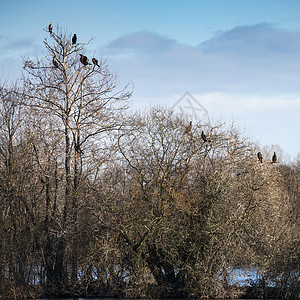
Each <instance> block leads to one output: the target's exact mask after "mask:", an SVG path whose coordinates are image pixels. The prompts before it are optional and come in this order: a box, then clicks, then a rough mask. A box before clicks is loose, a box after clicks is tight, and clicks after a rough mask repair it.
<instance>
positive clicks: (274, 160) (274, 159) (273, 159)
mask: <svg viewBox="0 0 300 300" xmlns="http://www.w3.org/2000/svg"><path fill="white" fill-rule="evenodd" d="M276 161H277V155H276V153H275V152H274V154H273V157H272V163H273V164H275V163H276Z"/></svg>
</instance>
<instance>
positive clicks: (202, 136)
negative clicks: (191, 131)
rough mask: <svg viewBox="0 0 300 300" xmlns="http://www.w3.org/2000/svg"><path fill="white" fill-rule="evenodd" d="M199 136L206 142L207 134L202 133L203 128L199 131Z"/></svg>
mask: <svg viewBox="0 0 300 300" xmlns="http://www.w3.org/2000/svg"><path fill="white" fill-rule="evenodd" d="M201 138H202V140H203V141H204V142H208V139H207V136H206V135H205V134H204V132H203V130H202V132H201Z"/></svg>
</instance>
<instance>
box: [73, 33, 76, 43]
mask: <svg viewBox="0 0 300 300" xmlns="http://www.w3.org/2000/svg"><path fill="white" fill-rule="evenodd" d="M76 42H77V36H76V34H75V33H74V35H73V37H72V44H73V45H75V44H76Z"/></svg>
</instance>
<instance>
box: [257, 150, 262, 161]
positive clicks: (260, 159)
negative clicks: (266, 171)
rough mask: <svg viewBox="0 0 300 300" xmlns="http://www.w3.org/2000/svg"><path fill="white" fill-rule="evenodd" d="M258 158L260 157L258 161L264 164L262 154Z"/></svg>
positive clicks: (258, 154)
mask: <svg viewBox="0 0 300 300" xmlns="http://www.w3.org/2000/svg"><path fill="white" fill-rule="evenodd" d="M257 157H258V160H259V161H260V162H261V163H262V162H263V156H262V154H261V153H260V152H258V153H257Z"/></svg>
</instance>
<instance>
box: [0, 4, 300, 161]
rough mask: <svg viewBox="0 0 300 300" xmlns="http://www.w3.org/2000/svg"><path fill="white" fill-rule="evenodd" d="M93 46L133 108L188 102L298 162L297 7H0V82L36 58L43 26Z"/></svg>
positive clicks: (299, 37) (299, 45)
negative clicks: (128, 92)
mask: <svg viewBox="0 0 300 300" xmlns="http://www.w3.org/2000/svg"><path fill="white" fill-rule="evenodd" d="M50 21H51V22H52V23H53V24H54V26H55V25H56V24H59V25H60V26H61V27H66V28H68V30H69V31H70V32H72V33H77V35H78V39H79V41H80V42H86V41H88V40H89V39H90V38H91V37H93V38H94V40H93V42H92V44H90V45H89V47H88V49H87V54H89V55H96V56H97V57H101V56H102V57H103V58H107V62H108V64H109V66H110V68H111V70H113V71H115V72H116V73H118V74H119V81H120V84H121V85H122V84H125V83H126V82H128V81H132V82H133V83H134V94H133V106H134V107H137V108H148V107H149V105H158V104H159V105H165V106H170V107H171V106H173V105H174V103H176V102H177V101H178V99H180V97H181V96H182V95H184V94H185V92H189V93H190V94H191V95H192V96H193V97H194V98H195V99H196V100H197V102H198V103H200V104H201V105H202V106H203V107H205V109H206V110H207V111H208V113H209V115H210V118H211V119H218V118H222V120H229V121H235V122H236V124H237V125H238V126H239V127H240V128H242V129H245V131H246V133H247V134H248V135H249V136H250V137H251V138H252V139H254V140H257V141H258V142H259V143H260V144H261V145H262V146H263V145H265V144H278V145H279V146H280V147H281V148H282V149H283V150H284V152H285V154H288V155H290V157H291V158H292V159H293V158H295V157H296V155H297V154H298V153H299V152H300V138H299V137H300V134H299V128H300V1H299V0H280V1H278V0H209V1H201V0H198V1H192V0H187V1H183V0H181V1H178V0H161V1H156V0H152V1H145V0H139V1H137V0H110V1H103V0H86V1H77V0H72V1H71V0H60V1H58V0H52V1H45V0H39V1H34V0H27V1H24V0H0V54H1V55H0V80H1V81H5V80H11V79H14V78H15V77H16V76H18V74H19V73H20V70H21V66H22V64H21V62H22V59H21V56H27V55H28V56H32V57H34V56H35V55H36V54H38V55H41V54H42V51H43V43H42V41H43V38H44V37H45V36H46V33H45V32H44V31H43V28H46V27H47V26H48V24H49V22H50Z"/></svg>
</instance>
